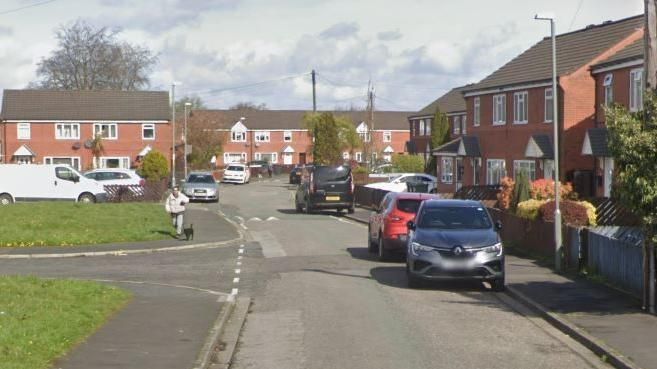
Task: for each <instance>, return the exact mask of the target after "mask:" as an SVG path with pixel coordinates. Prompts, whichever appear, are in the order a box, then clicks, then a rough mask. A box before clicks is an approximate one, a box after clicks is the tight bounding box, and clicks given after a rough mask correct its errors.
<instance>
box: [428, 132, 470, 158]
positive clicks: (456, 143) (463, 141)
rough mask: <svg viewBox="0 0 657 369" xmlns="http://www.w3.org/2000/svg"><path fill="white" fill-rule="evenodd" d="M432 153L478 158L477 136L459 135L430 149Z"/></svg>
mask: <svg viewBox="0 0 657 369" xmlns="http://www.w3.org/2000/svg"><path fill="white" fill-rule="evenodd" d="M431 153H432V154H433V155H436V156H440V155H441V154H442V155H450V156H451V155H454V156H466V157H473V158H479V157H481V148H480V147H479V137H477V136H461V137H458V138H456V139H454V140H452V141H450V142H447V143H445V144H443V145H442V146H439V147H437V148H435V149H433V150H432V151H431Z"/></svg>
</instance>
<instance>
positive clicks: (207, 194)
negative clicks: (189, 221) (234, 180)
mask: <svg viewBox="0 0 657 369" xmlns="http://www.w3.org/2000/svg"><path fill="white" fill-rule="evenodd" d="M182 191H183V193H184V194H185V196H187V197H189V199H190V200H204V201H214V202H217V201H219V186H218V185H217V181H215V179H214V176H213V175H212V173H210V172H192V173H189V176H188V177H187V179H186V180H185V184H183V186H182Z"/></svg>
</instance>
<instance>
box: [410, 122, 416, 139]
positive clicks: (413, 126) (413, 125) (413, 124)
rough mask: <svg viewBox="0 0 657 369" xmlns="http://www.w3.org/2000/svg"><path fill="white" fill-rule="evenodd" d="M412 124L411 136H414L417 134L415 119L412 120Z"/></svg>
mask: <svg viewBox="0 0 657 369" xmlns="http://www.w3.org/2000/svg"><path fill="white" fill-rule="evenodd" d="M410 126H411V137H413V136H415V121H414V120H412V121H411V124H410Z"/></svg>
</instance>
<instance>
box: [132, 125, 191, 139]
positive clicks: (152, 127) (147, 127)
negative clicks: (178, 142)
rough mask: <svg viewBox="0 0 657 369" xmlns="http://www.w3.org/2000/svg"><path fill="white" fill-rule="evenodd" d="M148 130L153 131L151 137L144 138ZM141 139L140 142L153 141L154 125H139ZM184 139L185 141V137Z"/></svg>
mask: <svg viewBox="0 0 657 369" xmlns="http://www.w3.org/2000/svg"><path fill="white" fill-rule="evenodd" d="M148 129H150V130H152V131H153V137H146V135H145V132H146V130H148ZM141 139H142V140H154V139H155V124H152V123H147V124H142V125H141ZM185 139H187V137H185Z"/></svg>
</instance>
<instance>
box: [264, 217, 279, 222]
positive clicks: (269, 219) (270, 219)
mask: <svg viewBox="0 0 657 369" xmlns="http://www.w3.org/2000/svg"><path fill="white" fill-rule="evenodd" d="M272 220H280V219H278V218H276V217H269V218H267V221H268V222H269V221H272Z"/></svg>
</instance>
